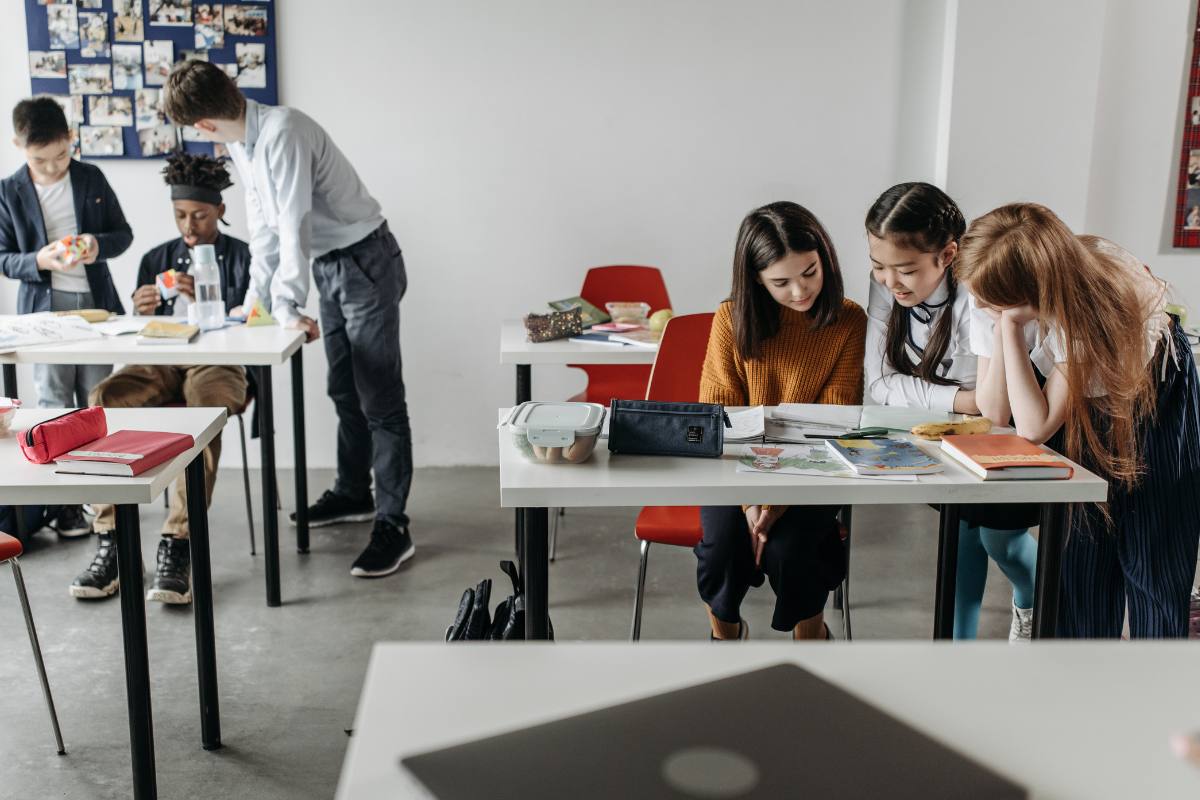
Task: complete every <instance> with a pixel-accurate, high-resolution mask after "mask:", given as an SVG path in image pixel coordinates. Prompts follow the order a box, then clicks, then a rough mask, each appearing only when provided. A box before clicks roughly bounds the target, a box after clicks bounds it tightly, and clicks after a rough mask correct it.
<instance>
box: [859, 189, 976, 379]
mask: <svg viewBox="0 0 1200 800" xmlns="http://www.w3.org/2000/svg"><path fill="white" fill-rule="evenodd" d="M866 226H867V232H868V233H870V234H871V235H872V236H875V237H876V238H879V239H887V240H888V241H889V242H891V243H892V244H894V245H896V246H897V247H904V248H908V249H912V250H920V251H921V252H922V253H939V252H941V250H942V249H943V248H944V247H945V246H946V245H948V244H950V243H951V242H957V241H959V240H961V239H962V237H963V233H965V232H966V230H967V221H966V220H965V219H964V218H963V214H962V211H960V210H959V208H958V204H956V203H955V202H954V201H953V200H951V199H950V196H949V195H947V194H946V193H945V192H943V191H942V190H941V189H939V188H938V187H936V186H934V185H932V184H929V183H920V182H914V183H898V184H896V185H895V186H893V187H892V188H890V189H888V190H887V191H886V192H884V193H883V194H881V195H879V199H877V200H876V201H875V204H874V205H872V206H871V209H870V210H869V211H868V212H867V219H866ZM946 276H947V277H946V288H947V289H949V292H950V294H949V296H948V297H947V298H946V301H945V303H944V305H945V306H946V308H945V310H944V311H943V312H942V315H941V317H940V318H939V319H938V321H937V324H936V325H935V326H934V329H933V330H932V331H930V333H929V342H928V343H927V344H926V345H925V351H924V352H923V353H921V361H920V363H919V364H913V362H912V358H911V357H910V356H909V352H908V342H909V326H910V324H911V318H910V317H911V314H912V309H911V308H906V307H904V306H902V305H900V304H899V303H893V304H892V313H891V316H890V317H888V326H887V341H886V344H885V346H884V352H885V353H886V354H887V360H888V363H890V364H891V365H892V369H894V370H896V371H897V372H899V373H900V374H901V375H912V376H915V377H917V378H920V379H921V380H923V381H925V382H926V383H933V384H936V385H938V386H957V385H958V381H952V380H949V379H948V378H944V377H942V376H941V375H939V374H938V367H939V366H941V363H942V357H943V356H945V355H946V349H947V348H948V347H949V346H950V330H951V328H953V327H954V313H953V310H954V298H955V296H956V295H957V294H958V285H957V283H956V282H955V280H954V270H953V269H951V267H950V266H947V267H946Z"/></svg>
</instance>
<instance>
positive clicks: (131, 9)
mask: <svg viewBox="0 0 1200 800" xmlns="http://www.w3.org/2000/svg"><path fill="white" fill-rule="evenodd" d="M145 31H146V29H145V27H144V21H143V19H142V0H113V41H114V42H140V41H142V40H143V39H145V38H146V32H145Z"/></svg>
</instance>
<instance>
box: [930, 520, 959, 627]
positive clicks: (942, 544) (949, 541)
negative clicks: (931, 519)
mask: <svg viewBox="0 0 1200 800" xmlns="http://www.w3.org/2000/svg"><path fill="white" fill-rule="evenodd" d="M958 521H959V509H958V506H956V505H953V504H950V503H944V504H943V505H942V509H941V517H940V520H939V522H940V524H939V533H938V563H937V595H936V596H935V599H934V606H933V638H934V639H953V638H954V589H955V582H956V580H957V577H958Z"/></svg>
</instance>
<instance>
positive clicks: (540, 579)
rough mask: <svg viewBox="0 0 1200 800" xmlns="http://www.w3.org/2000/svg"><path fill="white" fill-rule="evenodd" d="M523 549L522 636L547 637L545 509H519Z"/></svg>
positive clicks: (530, 637)
mask: <svg viewBox="0 0 1200 800" xmlns="http://www.w3.org/2000/svg"><path fill="white" fill-rule="evenodd" d="M518 511H523V512H524V514H525V548H524V552H523V553H522V558H521V581H522V582H523V583H524V584H525V638H526V639H531V640H532V639H549V638H550V597H549V591H550V541H549V540H550V535H549V534H550V520H549V517H547V515H546V512H547V509H545V508H522V509H518Z"/></svg>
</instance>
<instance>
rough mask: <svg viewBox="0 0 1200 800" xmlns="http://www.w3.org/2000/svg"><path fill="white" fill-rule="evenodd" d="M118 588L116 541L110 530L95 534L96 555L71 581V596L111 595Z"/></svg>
mask: <svg viewBox="0 0 1200 800" xmlns="http://www.w3.org/2000/svg"><path fill="white" fill-rule="evenodd" d="M119 588H120V581H119V580H118V578H117V543H116V542H114V541H113V535H112V531H108V532H106V533H98V534H96V556H95V557H94V558H93V559H92V563H91V564H90V565H89V566H88V568H87V569H85V570H84V571H83V572H81V573H79V575H78V577H76V578H75V580H74V581H73V582H72V583H71V596H72V597H78V598H79V599H81V600H101V599H103V598H105V597H112V596H113V595H114V594H116V593H117V590H118V589H119Z"/></svg>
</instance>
